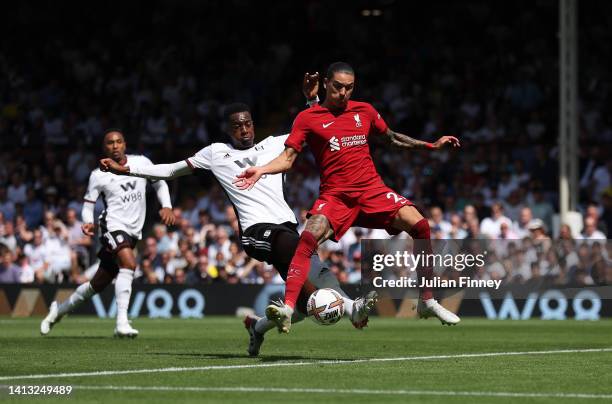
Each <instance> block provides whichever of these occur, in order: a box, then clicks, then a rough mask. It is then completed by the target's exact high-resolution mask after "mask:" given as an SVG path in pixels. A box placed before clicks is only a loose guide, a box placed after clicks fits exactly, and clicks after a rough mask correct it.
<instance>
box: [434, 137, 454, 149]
mask: <svg viewBox="0 0 612 404" xmlns="http://www.w3.org/2000/svg"><path fill="white" fill-rule="evenodd" d="M447 143H448V144H450V145H451V146H454V147H461V144H460V143H459V139H457V138H456V137H454V136H442V137H441V138H440V139H438V140H437V141H436V142H435V143H433V148H434V149H439V148H441V147H443V146H444V145H445V144H447Z"/></svg>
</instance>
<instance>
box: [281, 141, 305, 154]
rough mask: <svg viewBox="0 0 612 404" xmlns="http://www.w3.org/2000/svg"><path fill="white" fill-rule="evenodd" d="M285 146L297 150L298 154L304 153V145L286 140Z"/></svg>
mask: <svg viewBox="0 0 612 404" xmlns="http://www.w3.org/2000/svg"><path fill="white" fill-rule="evenodd" d="M285 146H287V147H291V148H292V149H295V150H297V151H298V152H301V151H302V145H301V144H297V143H296V142H294V141H292V140H291V139H287V140H285Z"/></svg>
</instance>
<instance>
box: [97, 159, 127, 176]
mask: <svg viewBox="0 0 612 404" xmlns="http://www.w3.org/2000/svg"><path fill="white" fill-rule="evenodd" d="M100 170H102V171H104V172H107V171H110V172H111V173H113V174H118V175H126V174H129V173H130V169H129V167H127V166H122V165H121V164H119V163H117V162H116V161H115V160H113V159H110V158H105V159H102V160H100Z"/></svg>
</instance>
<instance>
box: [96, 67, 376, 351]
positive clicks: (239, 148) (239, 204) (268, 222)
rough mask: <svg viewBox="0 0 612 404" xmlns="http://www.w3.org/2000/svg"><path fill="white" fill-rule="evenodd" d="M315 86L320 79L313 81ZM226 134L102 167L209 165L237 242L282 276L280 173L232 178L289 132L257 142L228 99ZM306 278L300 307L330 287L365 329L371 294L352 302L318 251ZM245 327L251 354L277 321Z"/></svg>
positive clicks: (289, 250) (186, 170)
mask: <svg viewBox="0 0 612 404" xmlns="http://www.w3.org/2000/svg"><path fill="white" fill-rule="evenodd" d="M316 83H318V80H313V78H312V77H310V76H305V78H304V93H305V95H306V96H307V98H308V99H312V98H314V96H313V97H309V95H310V94H311V91H312V92H313V93H314V94H315V95H316V87H314V84H316ZM316 85H317V86H318V84H316ZM225 120H226V123H227V125H228V126H227V133H228V135H229V137H230V139H231V143H213V144H211V145H209V146H207V147H205V148H203V149H202V150H200V151H199V152H197V153H196V154H195V155H194V156H193V157H190V158H188V159H186V160H184V161H180V162H177V163H173V164H157V165H152V166H134V167H132V166H130V165H129V164H128V165H124V166H122V165H119V164H117V163H116V161H113V160H112V159H103V160H101V161H100V166H101V167H102V168H103V169H107V170H110V171H112V172H115V173H117V174H122V175H130V176H136V177H144V178H150V179H170V178H176V177H179V176H183V175H188V174H191V173H192V172H193V171H194V170H196V169H204V170H210V171H212V173H213V174H214V176H215V177H216V178H217V180H218V181H219V183H220V184H221V186H222V187H223V189H224V190H225V192H226V194H227V196H228V198H229V199H230V201H231V203H232V205H233V207H234V210H235V211H236V216H237V217H238V219H239V224H240V233H241V243H242V246H243V248H244V250H245V251H246V253H247V254H248V255H249V256H250V257H253V258H255V259H257V260H260V261H266V262H268V263H270V264H272V265H274V267H275V268H276V269H277V270H278V272H279V274H280V275H281V276H282V277H283V279H286V276H287V270H288V267H289V263H290V262H291V257H292V255H293V253H294V251H295V247H296V246H297V243H298V239H299V235H298V233H297V230H296V227H297V220H296V218H295V215H294V213H293V211H292V210H291V208H289V206H288V205H287V202H286V201H285V199H284V193H283V183H284V177H283V176H282V175H270V176H267V177H266V178H262V180H261V181H262V182H261V185H260V186H258V187H255V188H254V189H252V190H251V191H246V192H245V191H240V190H239V189H237V188H236V187H234V186H233V184H232V181H233V180H234V177H235V175H236V174H237V173H240V172H242V170H244V168H245V167H247V166H249V165H251V166H253V165H258V164H265V162H268V161H270V160H272V159H273V158H275V156H276V155H278V153H279V152H280V151H282V150H284V142H285V140H286V138H287V136H288V135H284V136H276V137H275V136H269V137H267V138H266V139H264V140H262V141H261V142H259V143H257V144H255V143H254V140H255V128H254V125H253V120H252V117H251V112H250V110H249V107H248V106H247V105H245V104H232V105H230V106H228V107H227V108H226V110H225ZM309 281H310V283H311V284H307V285H305V287H304V288H303V289H302V292H301V294H300V298H299V299H298V309H299V311H301V312H302V313H306V309H305V306H306V300H307V298H308V296H310V293H312V292H313V291H314V290H315V289H316V288H324V287H325V288H332V289H335V290H337V291H338V292H340V293H341V294H342V295H343V296H344V298H345V312H346V313H347V315H348V316H349V317H350V318H351V321H352V323H353V325H354V326H355V327H356V328H359V329H361V328H363V327H364V326H366V324H367V321H368V313H369V311H370V309H371V308H372V307H373V305H374V303H375V295H369V296H367V297H365V298H358V299H357V300H355V301H353V300H351V299H349V298H348V296H347V295H346V294H345V293H344V292H343V291H342V290H341V289H340V285H339V283H338V280H337V279H336V277H335V276H334V275H333V274H332V273H330V272H329V270H327V268H322V265H321V262H320V261H319V259H318V256H317V255H316V254H315V255H314V256H313V261H312V266H311V271H310V276H309ZM245 326H246V327H247V330H248V331H249V334H250V337H251V339H250V344H249V349H248V352H249V354H250V355H252V356H256V355H257V354H258V353H259V348H260V346H261V344H262V343H263V334H264V333H265V332H267V331H269V330H270V329H272V328H274V326H275V324H274V323H273V322H271V321H269V320H268V319H266V318H265V317H263V318H258V317H255V316H247V318H245Z"/></svg>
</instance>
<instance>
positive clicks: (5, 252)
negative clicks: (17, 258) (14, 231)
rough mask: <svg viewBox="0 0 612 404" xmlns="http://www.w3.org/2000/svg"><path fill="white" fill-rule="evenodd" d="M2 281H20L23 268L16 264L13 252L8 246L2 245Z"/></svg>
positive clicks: (0, 278) (0, 254) (0, 268)
mask: <svg viewBox="0 0 612 404" xmlns="http://www.w3.org/2000/svg"><path fill="white" fill-rule="evenodd" d="M0 256H1V257H2V260H1V261H0V283H19V282H20V281H21V270H20V269H19V267H18V266H17V265H15V264H14V259H13V253H12V252H11V250H9V249H8V248H6V247H2V246H0Z"/></svg>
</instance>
